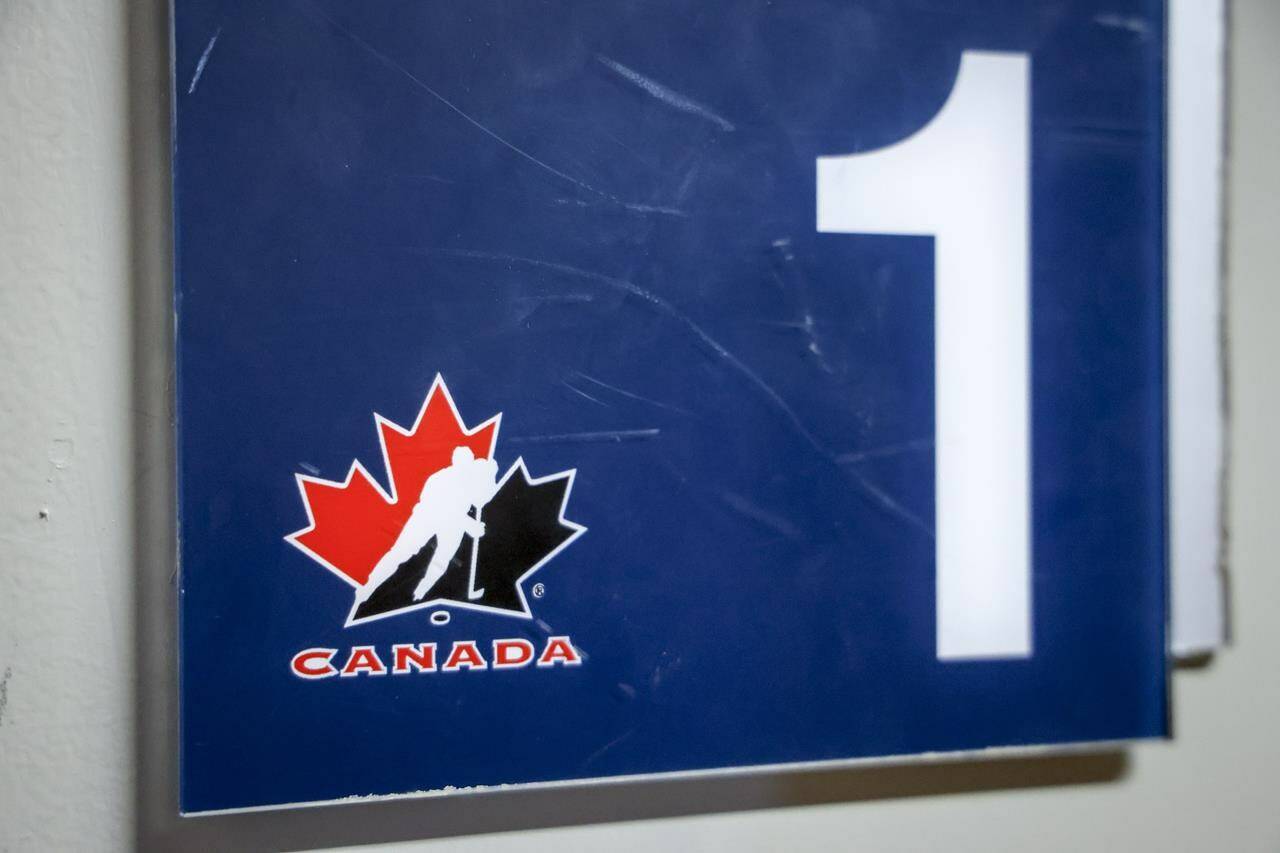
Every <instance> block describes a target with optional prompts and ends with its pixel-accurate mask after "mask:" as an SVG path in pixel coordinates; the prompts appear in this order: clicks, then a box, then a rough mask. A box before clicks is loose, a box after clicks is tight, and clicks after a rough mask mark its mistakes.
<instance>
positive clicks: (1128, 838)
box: [0, 0, 1280, 851]
mask: <svg viewBox="0 0 1280 853" xmlns="http://www.w3.org/2000/svg"><path fill="white" fill-rule="evenodd" d="M1233 14H1234V20H1233V23H1232V37H1233V40H1234V44H1233V47H1234V54H1233V57H1232V68H1231V75H1232V87H1233V94H1232V122H1233V126H1232V130H1231V137H1232V149H1233V161H1232V167H1231V185H1230V195H1229V203H1228V215H1229V217H1230V221H1231V226H1230V234H1229V239H1228V256H1229V280H1228V311H1229V318H1230V319H1229V330H1228V331H1229V337H1230V341H1229V359H1230V366H1231V372H1232V375H1231V407H1232V424H1231V430H1230V442H1231V448H1232V478H1231V483H1230V491H1229V496H1228V497H1229V504H1230V510H1229V512H1230V520H1231V527H1232V529H1231V537H1230V560H1231V566H1232V578H1233V591H1232V600H1233V604H1234V619H1233V628H1234V639H1235V645H1234V647H1233V648H1231V649H1230V650H1228V651H1227V652H1225V653H1223V654H1220V655H1219V656H1218V657H1217V658H1216V659H1215V660H1213V661H1212V662H1210V663H1209V664H1208V665H1206V666H1203V667H1200V668H1192V669H1185V670H1181V671H1179V672H1178V673H1177V676H1176V678H1175V729H1176V740H1175V741H1174V742H1172V743H1157V744H1148V745H1143V746H1139V747H1137V748H1135V749H1133V750H1131V751H1130V752H1129V753H1128V754H1127V755H1126V754H1112V755H1103V756H1096V757H1081V758H1058V759H1047V760H1041V761H1034V760H1019V761H1005V762H993V763H987V764H961V765H948V766H941V767H925V768H897V769H893V768H889V769H880V770H866V771H856V772H855V771H847V772H828V773H806V774H790V775H779V776H765V777H757V778H750V779H730V780H719V781H709V782H681V783H671V784H662V785H647V786H646V785H628V786H619V787H611V788H603V789H596V790H581V791H560V792H552V791H542V792H532V793H529V794H521V795H491V796H484V797H477V798H470V799H458V800H434V801H410V802H402V803H389V804H380V805H368V806H349V807H345V808H339V809H317V810H311V811H300V812H279V813H259V814H250V815H239V816H227V817H217V818H201V819H195V820H188V821H180V820H178V819H177V818H175V817H174V816H173V812H174V802H175V798H174V795H173V783H174V768H173V748H174V743H175V737H174V720H173V693H174V675H173V671H174V670H173V649H172V641H173V627H172V607H171V604H172V601H171V600H172V586H171V582H172V571H173V567H172V559H171V557H170V556H169V555H170V554H172V551H173V540H172V534H171V532H170V530H171V518H170V515H169V510H168V507H169V506H170V505H171V498H172V489H171V486H170V476H171V475H170V470H171V469H170V465H171V461H170V460H171V448H170V447H169V445H168V443H167V434H168V433H167V430H168V413H167V408H166V406H167V402H166V400H167V397H166V393H165V386H166V382H167V376H168V368H167V362H166V358H165V353H166V352H167V347H168V339H167V337H166V334H167V333H166V326H165V318H166V317H167V315H168V307H167V303H166V299H167V296H166V289H167V287H168V282H167V278H166V275H167V274H166V264H167V261H166V260H165V251H166V246H167V242H166V237H165V209H166V204H167V198H166V190H165V186H166V178H165V174H164V161H165V129H166V126H167V123H166V119H165V109H166V107H165V101H166V94H165V93H166V91H167V83H166V69H165V63H166V59H165V55H166V54H165V49H166V48H165V36H164V32H163V26H162V22H163V16H164V9H163V6H162V4H157V3H155V2H153V0H137V2H135V3H132V4H127V3H125V2H123V0H105V2H100V3H72V2H65V0H41V2H36V0H0V850H15V851H16V850H41V851H43V850H63V849H67V850H77V849H82V850H127V849H132V848H135V847H142V848H145V849H155V850H188V849H189V850H224V849H226V850H242V849H316V848H325V847H333V846H337V845H344V844H345V845H359V844H368V843H374V842H385V843H387V845H388V846H386V847H384V848H383V849H428V850H429V849H444V848H445V846H446V845H448V846H449V849H457V850H476V851H479V850H517V849H518V850H524V851H527V850H530V849H534V850H547V851H552V850H555V851H571V850H598V849H601V848H604V847H607V848H609V849H612V850H616V851H621V850H647V849H667V848H675V849H725V848H729V849H734V848H742V849H752V850H772V849H795V848H804V847H812V848H819V847H820V848H846V849H874V850H890V849H903V850H934V849H939V848H940V847H945V848H947V849H959V850H989V849H993V848H996V849H1000V848H1009V849H1022V848H1030V847H1034V848H1037V849H1062V850H1073V849H1080V848H1082V847H1092V848H1094V849H1126V850H1128V849H1153V850H1154V849H1160V850H1208V849H1221V848H1226V849H1233V850H1275V849H1278V848H1280V815H1278V814H1277V811H1276V808H1275V802H1276V793H1275V792H1276V790H1277V786H1278V784H1280V737H1278V736H1277V734H1276V720H1277V719H1280V675H1278V674H1277V673H1278V670H1277V668H1276V665H1275V659H1274V649H1276V648H1277V646H1278V645H1280V624H1277V620H1275V618H1274V614H1273V609H1274V607H1275V603H1276V602H1277V601H1280V572H1276V571H1275V568H1274V562H1275V559H1276V557H1275V555H1276V553H1277V552H1278V551H1280V548H1277V546H1278V545H1280V533H1277V527H1276V524H1275V518H1276V516H1277V510H1278V509H1280V499H1278V498H1277V496H1276V492H1275V483H1276V482H1277V481H1280V476H1278V475H1280V450H1278V449H1277V447H1276V445H1275V441H1274V437H1275V436H1276V435H1278V434H1280V394H1277V390H1278V387H1280V383H1278V382H1277V380H1276V378H1275V373H1274V368H1273V363H1274V361H1275V360H1276V358H1277V356H1280V342H1278V339H1277V336H1276V334H1275V328H1276V325H1277V323H1278V322H1280V290H1277V289H1276V288H1275V286H1274V283H1273V282H1274V271H1275V269H1276V268H1277V266H1278V265H1280V243H1278V242H1277V241H1276V239H1275V235H1276V234H1277V233H1280V204H1277V202H1276V199H1277V198H1280V166H1278V164H1277V163H1275V162H1274V140H1275V139H1276V138H1278V137H1280V102H1277V98H1276V95H1275V93H1276V91H1280V58H1277V56H1276V54H1275V53H1274V50H1273V47H1272V46H1273V45H1274V43H1275V40H1276V38H1277V36H1280V5H1277V4H1275V3H1274V0H1239V1H1238V2H1236V3H1235V4H1234V7H1233ZM576 824H582V825H580V826H576ZM484 833H491V834H484ZM493 833H498V834H493ZM461 836H466V837H461ZM429 839H438V840H436V841H431V840H429ZM361 849H376V848H370V847H363V848H361Z"/></svg>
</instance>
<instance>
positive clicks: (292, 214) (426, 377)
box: [174, 0, 1166, 812]
mask: <svg viewBox="0 0 1280 853" xmlns="http://www.w3.org/2000/svg"><path fill="white" fill-rule="evenodd" d="M174 5H175V29H176V42H175V45H176V48H175V55H174V73H175V93H176V104H175V113H176V160H175V207H176V211H175V217H176V228H177V231H176V235H177V236H176V240H177V242H176V250H177V294H176V300H177V307H178V318H179V324H178V388H179V394H178V427H179V461H178V464H179V477H180V502H181V506H180V514H181V541H182V553H181V632H180V633H181V643H182V648H181V661H182V663H181V666H182V672H181V700H182V701H181V705H182V711H181V713H182V725H181V731H182V734H181V746H182V756H181V778H182V805H183V808H184V810H186V811H189V812H190V811H204V810H212V809H227V808H239V807H249V806H261V805H267V804H280V803H290V802H303V801H316V800H327V799H332V798H337V797H343V796H347V795H353V794H392V793H399V792H407V791H417V790H426V789H438V788H442V787H445V786H458V787H463V786H471V785H485V784H498V783H515V782H538V781H546V780H565V779H579V778H592V777H602V776H613V775H619V774H638V773H654V772H662V771H679V770H692V769H701V768H715V767H730V766H742V765H758V764H768V763H777V762H795V761H810V760H821V759H838V758H851V757H867V756H882V755H894V754H903V753H915V752H921V751H925V750H959V749H968V748H975V747H985V746H991V745H1016V744H1039V743H1061V742H1069V741H1082V740H1089V741H1091V740H1099V739H1110V738H1129V737H1140V736H1153V735H1161V734H1163V733H1164V731H1165V711H1166V706H1165V701H1166V700H1165V692H1164V690H1165V659H1164V653H1163V650H1164V637H1163V627H1162V626H1163V622H1164V612H1165V611H1164V598H1165V589H1164V581H1163V576H1164V520H1163V505H1164V499H1163V494H1164V467H1163V450H1162V448H1163V430H1164V427H1163V404H1162V390H1161V389H1162V381H1163V377H1162V370H1163V367H1162V356H1161V353H1162V317H1163V296H1162V268H1161V254H1162V241H1163V234H1162V226H1161V219H1162V205H1163V201H1162V189H1161V181H1160V174H1161V169H1162V135H1163V128H1162V123H1161V122H1162V119H1161V103H1162V85H1163V83H1162V64H1163V41H1164V24H1163V4H1162V3H1158V2H1136V0H1109V1H1108V2H1086V1H1085V0H1080V2H1068V1H1067V0H1059V2H1048V1H1047V2H1025V0H1017V2H1014V0H1008V2H995V1H994V0H985V2H979V0H915V2H910V3H904V2H900V0H894V2H889V0H883V2H871V0H866V2H820V1H819V0H792V2H787V3H779V4H771V3H767V2H756V1H755V0H750V1H749V0H741V2H739V0H704V2H700V3H697V4H689V3H687V2H674V0H673V2H658V1H657V0H655V2H639V1H638V0H634V2H599V1H598V0H597V1H596V2H575V3H551V2H547V3H543V2H538V3H535V2H493V0H473V2H468V3H421V2H405V0H395V2H392V0H387V2H380V3H376V4H369V3H354V2H334V0H297V1H296V2H281V3H270V4H263V3H250V2H231V0H225V1H224V0H176V2H175V4H174ZM963 49H994V50H1016V51H1024V52H1029V53H1030V54H1031V57H1032V66H1033V81H1032V113H1033V139H1032V158H1031V162H1032V193H1033V196H1032V198H1033V202H1032V309H1033V317H1032V330H1031V333H1032V353H1033V366H1032V374H1033V375H1032V387H1033V396H1032V415H1033V425H1032V426H1033V452H1032V462H1033V468H1032V489H1033V498H1034V502H1033V533H1034V552H1035V554H1036V562H1035V566H1034V577H1033V588H1034V599H1035V603H1036V606H1035V611H1034V622H1033V627H1034V636H1035V643H1036V648H1035V655H1034V656H1033V657H1032V658H1031V659H1029V660H1025V661H1020V662H990V663H965V664H955V663H950V664H943V663H939V662H938V661H936V660H935V658H934V557H933V553H934V542H933V538H932V533H931V531H932V526H933V500H934V487H933V476H934V462H933V455H932V444H931V439H932V435H931V433H932V423H933V368H932V358H933V349H932V347H933V243H932V241H931V240H930V239H927V238H895V237H854V236H848V235H831V234H821V235H820V234H817V233H815V225H814V207H815V198H814V192H815V188H814V180H815V165H814V164H815V158H816V157H818V156H820V155H828V154H840V153H849V152H854V151H863V150H869V149H873V148H877V147H881V146H883V145H886V144H889V143H891V142H894V141H897V140H900V139H902V138H904V137H906V136H907V135H909V134H910V133H911V132H913V131H914V130H916V129H918V128H920V127H922V126H923V125H925V124H926V123H927V121H928V120H929V119H930V118H931V117H932V116H933V115H934V114H935V113H936V111H937V110H938V108H939V107H940V105H941V104H942V103H943V102H944V100H945V99H946V97H947V94H948V92H949V91H950V88H951V85H952V82H953V79H954V76H955V73H956V69H957V67H958V62H959V57H960V52H961V50H963ZM636 75H641V76H636ZM648 81H657V83H659V84H661V86H662V87H663V88H661V89H657V88H655V87H654V86H653V84H652V83H651V82H648ZM785 241H789V242H785ZM806 316H808V317H811V318H813V319H812V322H811V323H810V322H806V321H805V319H804V318H805V317H806ZM437 372H439V373H441V374H443V375H444V377H445V379H446V380H447V381H448V383H449V386H450V389H451V390H452V392H453V394H454V397H455V399H456V400H457V403H458V406H459V408H460V410H461V412H462V415H463V417H464V418H465V419H467V420H468V421H469V422H470V423H473V424H474V423H478V422H479V421H480V420H482V419H484V418H487V417H489V416H490V415H492V414H494V413H496V412H503V413H504V418H503V425H502V433H501V435H500V437H499V444H498V451H497V454H498V459H499V462H500V464H502V465H503V466H504V467H505V466H506V465H507V464H510V462H512V461H513V460H514V458H515V456H516V455H517V454H521V455H523V456H524V457H525V459H526V460H527V462H528V464H529V466H530V469H531V470H532V471H533V472H534V473H535V474H537V473H550V472H554V471H559V470H562V469H566V468H576V469H577V470H578V478H577V482H576V485H575V487H574V490H573V493H572V497H571V499H570V504H569V513H568V514H569V517H570V518H572V519H573V520H575V521H577V522H580V523H582V524H584V525H586V526H587V527H588V532H587V533H586V535H584V536H583V537H582V538H581V539H579V540H578V541H577V542H575V543H574V544H573V545H572V546H571V547H569V548H568V549H567V550H566V551H565V552H564V553H563V554H561V555H560V556H558V557H557V558H556V559H555V560H554V561H553V562H552V563H550V564H549V565H548V566H547V567H546V568H545V569H543V570H542V571H541V572H540V574H539V575H538V579H539V580H541V581H542V582H543V583H544V585H545V589H546V594H545V596H544V597H543V598H541V599H539V600H538V601H536V602H535V603H534V606H535V615H536V616H537V617H538V619H539V620H541V624H539V623H536V622H532V623H527V622H522V621H518V620H512V619H509V618H502V617H495V616H491V615H486V614H482V613H465V612H458V613H455V615H454V618H453V620H452V621H451V622H450V624H448V625H447V626H443V627H438V626H432V625H431V624H430V623H429V621H428V619H427V618H426V616H427V614H426V613H425V612H417V613H413V614H409V615H404V616H398V617H394V618H389V619H385V620H381V621H378V622H374V623H371V624H368V625H365V626H357V627H353V628H343V627H342V624H343V620H344V618H345V616H346V613H347V611H348V609H349V608H350V606H351V589H350V588H349V587H347V586H345V585H344V584H343V583H342V582H341V581H340V580H339V579H337V578H336V577H334V576H333V575H331V574H329V573H328V572H326V571H324V570H323V569H322V568H320V567H319V566H318V565H317V564H315V563H314V562H312V561H310V560H309V559H307V557H306V556H305V555H304V554H302V553H301V552H299V551H298V550H296V549H294V548H292V547H290V545H289V544H288V543H286V542H285V541H284V540H283V536H284V535H285V534H286V533H289V532H292V531H294V530H296V529H298V528H300V527H302V526H304V525H305V523H306V517H305V513H304V509H303V506H302V503H301V501H300V499H299V495H298V491H297V488H296V486H295V482H294V474H295V473H297V472H300V471H304V470H307V468H306V467H304V466H308V467H310V468H314V469H316V470H318V471H319V472H320V474H321V476H324V477H329V478H335V479H341V478H342V477H343V476H344V474H345V473H346V471H347V467H348V465H349V464H350V462H351V460H352V459H353V458H359V459H361V460H363V461H364V462H365V463H366V464H367V465H368V466H369V467H370V468H371V470H372V471H373V472H374V473H375V474H376V475H377V476H381V463H380V457H379V450H378V444H377V439H376V435H375V432H374V429H373V421H372V417H371V415H372V413H373V412H375V411H376V412H379V413H381V414H383V415H385V416H387V417H389V418H391V419H392V420H396V421H398V422H400V423H408V422H410V421H411V420H412V418H413V416H414V415H415V414H416V412H417V410H418V407H419V405H420V404H421V402H422V399H423V397H424V395H425V393H426V391H427V389H428V387H429V386H430V383H431V380H432V378H433V377H434V376H435V374H436V373H437ZM582 433H588V434H596V435H595V436H590V435H589V436H585V437H584V436H581V435H579V436H577V437H576V438H567V437H565V436H570V435H572V434H582ZM557 436H560V437H562V438H556V437H557ZM547 628H549V629H551V630H553V631H554V632H556V633H563V634H569V635H570V636H572V637H573V640H574V642H575V644H577V645H578V646H579V647H580V648H581V649H582V650H583V651H584V653H585V654H586V656H587V660H586V662H585V664H584V665H583V666H581V667H580V668H577V669H572V670H562V669H557V670H553V671H543V670H537V671H533V670H521V671H515V672H502V673H498V672H487V673H462V674H458V675H451V676H448V677H442V676H441V675H438V674H437V675H432V676H422V677H414V678H403V677H387V678H381V679H373V678H355V679H338V678H334V679H328V680H324V681H317V682H304V681H302V680H299V679H297V678H295V677H293V676H292V675H291V674H290V672H289V669H288V661H289V659H290V657H291V656H292V655H293V654H294V653H295V652H297V651H299V650H300V649H303V648H306V647H312V646H320V647H332V648H341V649H346V648H348V647H350V646H352V645H355V644H374V645H376V646H378V647H379V648H380V649H385V648H386V647H387V646H389V645H390V644H391V643H404V642H424V641H431V640H434V641H437V642H439V643H441V644H443V645H447V644H448V643H449V642H450V641H452V640H454V639H477V640H482V641H486V642H487V641H488V640H489V639H492V638H494V637H503V636H521V635H529V636H539V635H540V634H541V633H542V632H544V631H545V630H546V629H547Z"/></svg>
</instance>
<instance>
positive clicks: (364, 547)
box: [285, 375, 502, 586]
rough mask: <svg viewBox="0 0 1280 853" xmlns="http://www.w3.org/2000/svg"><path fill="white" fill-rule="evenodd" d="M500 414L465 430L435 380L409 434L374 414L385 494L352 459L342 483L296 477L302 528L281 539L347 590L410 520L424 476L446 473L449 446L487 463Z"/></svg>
mask: <svg viewBox="0 0 1280 853" xmlns="http://www.w3.org/2000/svg"><path fill="white" fill-rule="evenodd" d="M501 418H502V415H501V414H498V415H494V416H493V417H492V418H490V419H489V420H487V421H485V422H484V423H482V424H481V425H480V426H478V427H476V428H475V429H472V430H468V429H467V428H466V425H465V424H463V422H462V417H461V416H460V415H459V414H458V408H457V406H455V405H454V403H453V397H452V396H450V394H449V389H448V388H447V387H445V384H444V379H442V378H441V377H440V376H438V375H437V376H436V379H435V382H433V383H432V385H431V390H430V392H428V394H427V399H426V401H425V402H423V404H422V409H421V411H419V412H418V419H417V421H415V422H414V425H413V427H412V428H411V429H408V430H406V429H404V428H402V427H400V426H397V425H396V424H394V423H392V422H391V421H389V420H387V419H386V418H384V417H382V415H379V414H377V413H376V412H375V413H374V416H373V419H374V422H375V423H376V424H377V425H378V438H379V439H380V440H381V442H382V459H383V464H384V465H385V466H386V471H387V477H388V479H389V486H390V490H389V491H384V490H383V488H382V486H381V485H379V484H378V482H377V481H376V480H375V479H374V478H373V477H371V476H370V475H369V472H368V471H367V470H365V467H364V466H363V465H361V464H360V462H359V460H356V461H353V462H352V463H351V470H350V471H348V472H347V478H346V480H345V481H343V482H341V483H339V482H337V481H336V480H324V479H321V478H319V477H309V476H306V475H304V474H298V475H296V476H297V480H298V490H299V491H300V492H301V493H302V502H303V505H304V506H306V508H307V518H308V521H309V523H308V524H307V526H306V527H305V528H303V529H302V530H299V531H297V532H296V533H290V534H289V535H288V536H286V537H285V539H286V540H287V541H289V542H291V543H293V544H294V545H296V546H297V547H298V548H299V549H301V550H302V551H303V552H305V553H306V554H307V555H308V556H309V557H311V558H312V559H314V560H316V561H317V562H318V563H320V564H321V565H323V566H324V567H325V568H327V569H330V570H331V571H333V572H335V573H336V574H338V575H339V576H340V577H341V578H342V579H343V580H345V581H346V582H347V583H349V584H351V585H353V586H361V585H363V584H364V582H365V581H367V580H368V579H369V574H370V573H371V572H372V571H373V567H374V566H375V565H377V562H378V560H379V559H380V558H381V557H382V555H383V554H385V553H386V552H387V550H388V549H389V548H390V547H391V545H392V543H394V542H395V539H396V537H397V536H399V535H400V530H401V528H403V527H404V524H405V522H406V521H408V520H409V514H410V513H411V512H413V507H414V505H415V504H416V503H417V502H418V495H419V493H420V492H421V491H422V485H423V483H425V482H426V481H427V478H428V477H430V476H431V475H432V474H434V473H435V472H436V471H439V470H440V469H442V468H445V467H447V466H448V465H449V463H450V457H451V456H452V455H453V450H454V448H456V447H469V448H470V449H471V452H472V453H474V454H475V456H476V458H477V459H479V458H487V459H492V458H493V449H494V445H495V444H496V442H497V439H498V422H499V420H500V419H501Z"/></svg>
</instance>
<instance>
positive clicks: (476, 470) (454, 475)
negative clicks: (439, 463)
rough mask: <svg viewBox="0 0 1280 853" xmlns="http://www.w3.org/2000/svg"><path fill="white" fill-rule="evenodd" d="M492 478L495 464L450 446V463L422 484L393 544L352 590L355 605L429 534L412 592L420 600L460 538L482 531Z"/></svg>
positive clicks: (445, 566)
mask: <svg viewBox="0 0 1280 853" xmlns="http://www.w3.org/2000/svg"><path fill="white" fill-rule="evenodd" d="M497 476H498V463H496V462H494V461H493V460H492V459H477V458H476V457H475V454H473V453H472V452H471V448H469V447H455V448H454V449H453V464H451V465H450V466H449V467H448V468H442V469H440V470H439V471H437V472H435V473H434V474H432V475H431V476H430V477H428V478H427V481H426V482H425V483H423V484H422V492H421V494H420V495H419V496H418V503H417V504H416V505H415V506H414V508H413V514H412V515H410V516H409V520H408V521H406V522H405V525H404V527H403V528H402V529H401V530H400V535H399V536H397V537H396V541H395V544H394V545H392V546H391V548H390V550H388V551H387V553H386V554H384V555H382V559H380V560H378V564H377V565H376V566H374V567H373V572H372V573H371V574H370V575H369V579H368V580H367V581H365V583H364V586H362V587H360V589H359V590H357V592H356V600H357V603H360V602H364V601H366V600H368V598H369V596H370V595H372V594H373V591H374V590H375V589H377V588H378V587H379V586H380V585H381V584H382V583H383V582H384V581H385V580H387V578H389V577H391V576H392V575H394V574H395V573H396V569H398V568H400V566H401V565H403V563H404V561H405V560H408V559H409V558H410V557H412V556H413V555H414V554H416V553H418V552H419V551H421V550H422V549H423V548H424V547H425V546H426V544H427V543H428V542H430V541H431V539H432V537H434V538H435V540H436V549H435V552H434V553H432V555H431V562H430V563H429V564H428V565H427V573H426V575H425V576H424V577H423V578H422V580H421V581H420V582H419V583H418V586H417V587H416V588H415V589H414V591H413V600H414V601H421V600H422V599H423V598H425V597H426V595H427V593H428V592H430V591H431V588H432V587H433V586H435V585H436V581H438V580H440V578H442V577H443V576H444V573H445V571H446V570H448V568H449V563H450V561H452V560H453V557H454V555H455V554H456V553H457V552H458V548H459V547H460V546H461V545H462V537H463V536H465V535H470V536H471V538H472V539H473V540H477V541H478V540H479V539H480V537H481V536H483V535H484V523H483V522H482V521H480V510H481V509H482V508H483V507H484V505H485V504H487V503H488V502H489V501H490V500H491V499H492V498H493V496H494V493H495V492H497V490H498V486H497V483H496V480H497ZM472 507H475V510H476V513H475V515H474V516H473V515H471V508H472ZM477 547H478V546H477Z"/></svg>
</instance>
